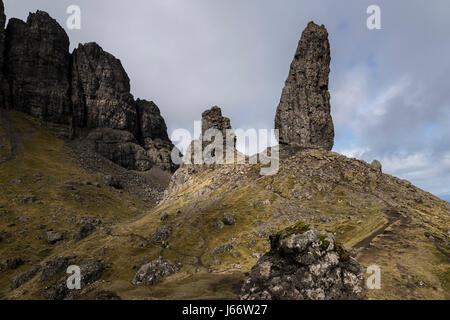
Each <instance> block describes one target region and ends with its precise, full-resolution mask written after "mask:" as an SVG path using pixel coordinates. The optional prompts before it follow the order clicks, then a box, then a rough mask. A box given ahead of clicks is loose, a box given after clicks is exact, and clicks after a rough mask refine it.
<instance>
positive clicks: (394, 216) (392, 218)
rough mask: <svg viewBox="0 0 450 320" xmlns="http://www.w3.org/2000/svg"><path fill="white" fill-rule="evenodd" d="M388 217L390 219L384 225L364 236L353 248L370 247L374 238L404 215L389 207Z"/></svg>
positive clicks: (386, 213) (386, 212)
mask: <svg viewBox="0 0 450 320" xmlns="http://www.w3.org/2000/svg"><path fill="white" fill-rule="evenodd" d="M385 215H386V218H387V219H388V223H386V224H385V225H384V226H383V227H381V228H380V229H378V230H377V231H375V232H374V233H372V234H371V235H370V236H368V237H366V238H364V239H363V240H361V241H359V242H358V243H357V244H355V245H354V246H353V248H356V249H358V248H368V247H370V243H371V242H372V240H373V239H375V238H376V237H377V236H378V235H380V234H382V233H383V232H384V231H385V230H386V229H387V228H388V227H389V226H390V225H392V224H393V223H395V222H396V221H398V220H400V219H402V218H403V216H402V215H401V214H400V213H399V212H398V211H396V210H394V209H388V210H386V211H385Z"/></svg>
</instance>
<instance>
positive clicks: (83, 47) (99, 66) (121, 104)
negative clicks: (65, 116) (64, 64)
mask: <svg viewBox="0 0 450 320" xmlns="http://www.w3.org/2000/svg"><path fill="white" fill-rule="evenodd" d="M71 70H72V78H71V83H72V97H71V98H72V104H73V115H74V120H73V121H74V125H75V126H76V127H88V128H111V129H117V130H126V131H129V132H131V133H133V134H134V135H136V134H137V131H138V119H137V112H136V108H135V107H134V99H133V96H132V95H131V93H130V79H129V78H128V75H127V74H126V72H125V70H124V69H123V67H122V64H121V62H120V60H118V59H116V58H115V57H114V56H113V55H111V54H109V53H107V52H105V51H103V49H102V48H101V47H100V46H99V45H98V44H96V43H87V44H80V45H79V46H78V48H77V49H75V50H74V51H73V53H72V67H71Z"/></svg>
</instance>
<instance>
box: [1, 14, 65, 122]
mask: <svg viewBox="0 0 450 320" xmlns="http://www.w3.org/2000/svg"><path fill="white" fill-rule="evenodd" d="M5 60H7V63H5V70H6V73H7V75H8V79H9V83H10V86H11V93H12V105H13V108H14V109H15V110H18V111H22V112H25V113H28V114H30V115H32V116H34V117H36V118H39V119H42V120H45V121H49V122H54V123H64V124H68V123H70V117H71V103H70V99H69V90H70V82H69V73H70V54H69V37H68V36H67V34H66V32H65V31H64V29H63V28H62V27H61V26H60V25H59V24H58V22H56V20H54V19H52V18H51V17H50V16H49V15H48V13H46V12H44V11H37V12H36V13H30V15H29V16H28V19H27V21H26V22H23V21H22V20H19V19H15V18H12V19H10V20H9V23H8V27H7V29H6V51H5Z"/></svg>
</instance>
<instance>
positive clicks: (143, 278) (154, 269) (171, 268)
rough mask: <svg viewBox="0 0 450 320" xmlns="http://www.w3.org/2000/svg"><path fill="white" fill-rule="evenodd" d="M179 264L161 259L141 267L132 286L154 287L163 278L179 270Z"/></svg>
mask: <svg viewBox="0 0 450 320" xmlns="http://www.w3.org/2000/svg"><path fill="white" fill-rule="evenodd" d="M181 267H182V265H181V263H172V262H170V261H167V260H166V259H163V258H158V259H156V260H153V261H151V262H149V263H146V264H144V265H142V266H141V267H140V268H139V270H138V272H137V273H136V275H135V276H134V279H133V281H132V283H133V284H134V285H141V284H146V285H154V284H157V283H159V282H161V280H162V279H163V278H165V277H168V276H170V275H172V274H175V273H177V272H178V271H179V270H180V269H181Z"/></svg>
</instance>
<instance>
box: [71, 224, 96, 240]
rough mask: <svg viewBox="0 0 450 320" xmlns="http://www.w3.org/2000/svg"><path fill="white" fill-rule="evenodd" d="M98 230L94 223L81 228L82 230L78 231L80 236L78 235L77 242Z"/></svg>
mask: <svg viewBox="0 0 450 320" xmlns="http://www.w3.org/2000/svg"><path fill="white" fill-rule="evenodd" d="M95 229H96V227H95V225H93V224H92V223H86V224H84V225H82V226H81V228H80V230H79V231H78V234H77V235H76V240H78V241H79V240H82V239H84V238H86V237H87V236H88V235H90V234H91V233H92V232H94V231H95Z"/></svg>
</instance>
